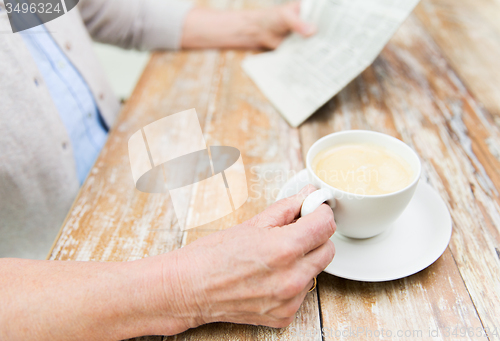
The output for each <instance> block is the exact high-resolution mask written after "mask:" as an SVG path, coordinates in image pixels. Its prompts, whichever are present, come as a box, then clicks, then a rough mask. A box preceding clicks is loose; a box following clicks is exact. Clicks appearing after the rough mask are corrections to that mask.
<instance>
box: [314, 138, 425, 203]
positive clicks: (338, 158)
mask: <svg viewBox="0 0 500 341" xmlns="http://www.w3.org/2000/svg"><path fill="white" fill-rule="evenodd" d="M311 166H312V169H313V170H314V172H315V173H316V175H317V176H318V177H319V178H320V179H321V180H323V181H324V182H326V183H327V184H328V185H330V186H332V187H335V188H337V189H340V190H342V191H344V192H348V193H353V194H358V195H380V194H388V193H393V192H397V191H399V190H401V189H403V188H405V187H407V186H408V185H409V184H410V183H411V182H412V181H413V179H414V177H415V172H414V171H413V169H412V168H411V166H410V165H409V164H408V162H406V161H405V160H404V159H403V158H402V157H401V156H399V155H397V154H396V153H394V152H392V151H390V150H388V149H387V148H384V147H380V146H375V145H370V144H361V143H360V144H340V145H337V146H334V147H331V148H329V149H325V150H323V151H321V152H319V153H318V154H317V155H316V156H315V157H314V159H313V162H312V165H311Z"/></svg>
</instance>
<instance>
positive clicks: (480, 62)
mask: <svg viewBox="0 0 500 341" xmlns="http://www.w3.org/2000/svg"><path fill="white" fill-rule="evenodd" d="M415 14H416V15H417V17H418V18H419V20H421V21H422V23H423V24H424V26H425V28H426V30H427V31H428V32H429V33H430V35H431V36H432V38H433V39H434V40H435V41H436V42H437V44H438V45H439V47H440V48H441V50H442V51H443V55H444V56H445V57H446V59H447V61H448V62H449V63H450V65H451V66H452V68H453V69H454V70H455V72H456V73H457V74H458V75H459V76H460V78H461V79H462V80H463V82H464V83H465V84H466V85H467V87H468V88H469V89H470V91H471V92H472V93H473V94H474V96H475V97H476V98H477V99H478V100H479V101H480V102H481V103H482V104H484V106H485V108H486V109H487V110H488V112H489V113H490V114H492V115H493V116H494V118H495V122H496V123H497V124H500V20H499V18H500V2H498V1H496V0H480V1H477V0H461V1H453V0H422V2H421V3H420V5H419V6H417V8H416V9H415Z"/></svg>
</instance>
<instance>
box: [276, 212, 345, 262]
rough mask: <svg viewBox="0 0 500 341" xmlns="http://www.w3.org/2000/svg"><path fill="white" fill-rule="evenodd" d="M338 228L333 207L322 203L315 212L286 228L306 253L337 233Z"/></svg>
mask: <svg viewBox="0 0 500 341" xmlns="http://www.w3.org/2000/svg"><path fill="white" fill-rule="evenodd" d="M336 228H337V226H336V225H335V220H334V219H333V211H332V209H331V207H330V206H328V205H326V204H322V205H320V206H319V207H318V208H317V209H316V210H315V211H314V212H313V213H311V214H308V215H306V216H305V217H301V218H300V219H299V220H297V221H296V222H295V223H293V224H290V225H288V227H287V229H284V230H286V232H288V233H289V236H291V238H292V240H293V243H294V244H295V245H296V247H297V248H299V249H300V251H301V252H302V254H303V255H305V254H307V253H309V252H310V251H312V250H314V249H316V248H317V247H319V246H320V245H323V244H324V243H326V242H327V241H328V239H330V237H331V236H332V235H333V234H334V233H335V230H336Z"/></svg>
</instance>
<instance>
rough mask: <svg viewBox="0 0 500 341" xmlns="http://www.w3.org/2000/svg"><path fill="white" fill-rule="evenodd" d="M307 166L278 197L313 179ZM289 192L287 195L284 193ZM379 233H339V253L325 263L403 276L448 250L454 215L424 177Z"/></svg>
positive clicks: (341, 271) (345, 270)
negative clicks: (366, 235) (367, 235)
mask: <svg viewBox="0 0 500 341" xmlns="http://www.w3.org/2000/svg"><path fill="white" fill-rule="evenodd" d="M304 172H307V170H305V169H304V170H302V171H300V172H299V173H297V174H296V175H295V176H294V177H293V178H292V179H290V180H289V181H288V182H287V183H286V184H285V186H283V188H282V189H281V190H280V192H279V194H278V199H277V200H280V199H282V198H284V197H288V196H291V195H294V194H295V193H297V192H298V190H300V189H301V188H302V187H304V186H305V185H307V184H308V182H307V180H306V179H307V173H304ZM285 193H286V195H285ZM391 225H392V226H391V227H390V228H389V229H388V230H387V231H385V232H383V233H381V234H379V235H378V236H375V237H372V238H368V239H352V238H348V237H344V236H342V235H340V234H339V233H335V234H334V235H333V237H332V238H331V240H332V241H333V242H334V244H335V249H336V254H335V258H334V259H333V261H332V262H331V263H330V265H328V267H327V268H326V269H325V272H328V273H330V274H332V275H335V276H338V277H342V278H346V279H351V280H356V281H366V282H382V281H390V280H394V279H399V278H403V277H406V276H409V275H412V274H414V273H416V272H419V271H420V270H423V269H425V268H426V267H428V266H429V265H431V264H432V263H434V262H435V261H436V260H437V259H438V258H439V257H440V256H441V255H442V254H443V252H444V251H445V250H446V247H447V246H448V243H449V241H450V238H451V230H452V228H451V218H450V213H449V212H448V208H447V207H446V205H445V203H444V202H443V200H442V199H441V197H440V196H439V194H438V193H436V191H435V190H434V189H433V188H432V187H430V186H429V185H428V184H426V183H424V182H422V181H420V183H419V184H418V187H417V190H416V191H415V195H414V196H413V198H412V200H411V202H410V203H409V204H408V207H407V208H406V209H405V211H404V212H403V214H401V216H400V217H399V218H398V220H396V221H395V222H394V223H393V224H391Z"/></svg>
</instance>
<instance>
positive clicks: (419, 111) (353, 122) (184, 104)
mask: <svg viewBox="0 0 500 341" xmlns="http://www.w3.org/2000/svg"><path fill="white" fill-rule="evenodd" d="M277 2H278V1H275V3H277ZM201 3H203V4H205V5H209V6H211V7H216V8H244V7H263V6H266V5H270V3H269V2H268V1H265V0H259V1H252V2H250V1H243V0H235V1H223V0H206V1H202V2H201ZM473 4H476V3H473V2H472V0H464V1H461V2H452V1H449V0H423V2H422V4H420V5H419V7H417V10H416V16H412V17H410V18H409V19H408V20H407V21H406V22H405V24H404V25H403V26H402V27H401V29H400V30H399V31H398V33H397V34H396V35H395V37H394V38H393V39H392V40H391V42H390V43H389V44H388V46H387V47H386V48H385V49H384V51H383V52H382V54H381V56H380V57H379V58H378V59H377V60H376V61H375V63H374V64H373V65H372V66H371V67H370V68H368V69H367V70H366V71H365V72H363V74H362V75H361V76H359V77H358V78H357V79H356V80H354V81H353V82H352V83H351V84H349V85H348V86H347V87H346V88H345V89H344V90H343V91H342V92H341V93H340V94H339V95H337V96H336V97H335V98H333V99H332V100H331V101H330V102H328V103H327V104H326V105H325V106H324V107H323V108H321V109H320V110H319V111H318V112H317V113H316V114H315V115H314V116H313V117H312V118H311V119H309V120H308V121H307V122H306V123H305V124H304V125H303V126H301V127H300V129H293V128H290V127H289V126H288V125H287V124H286V122H285V121H284V120H283V119H282V118H281V116H279V114H278V113H277V112H276V110H275V109H274V108H273V107H272V105H271V104H270V103H269V101H268V100H267V99H266V98H265V97H263V95H262V94H261V93H260V91H259V90H258V89H257V88H256V87H255V85H254V84H253V83H252V82H251V80H250V79H249V78H248V77H247V76H246V75H245V74H244V73H243V72H242V70H241V67H240V64H241V61H242V60H243V58H244V57H245V55H247V54H248V53H249V52H244V51H215V50H207V51H190V52H178V53H155V54H154V55H153V56H152V58H151V60H150V62H149V64H148V66H147V68H146V70H145V71H144V74H143V75H142V78H141V80H140V82H139V84H138V85H137V88H136V89H135V91H134V93H133V95H132V97H131V98H130V100H129V101H128V102H127V103H126V105H125V107H124V108H123V111H122V113H121V116H120V118H119V120H118V123H117V125H116V126H115V127H114V128H113V130H112V132H111V133H110V137H109V140H108V142H107V144H106V146H105V148H104V150H103V151H102V153H101V155H100V156H99V159H98V160H97V162H96V164H95V166H94V168H93V169H92V171H91V174H90V175H89V177H88V179H87V181H86V182H85V184H84V185H83V186H82V189H81V191H80V194H79V196H78V198H77V199H76V201H75V203H74V205H73V208H72V210H71V211H70V213H69V215H68V217H67V219H66V221H65V223H64V225H63V228H62V230H61V233H60V235H59V237H58V240H57V241H56V243H55V245H54V248H53V250H52V251H51V254H50V255H49V258H50V259H58V260H95V261H127V260H133V259H139V258H143V257H147V256H152V255H157V254H161V253H165V252H169V251H171V250H174V249H176V248H179V247H182V246H183V245H186V244H188V243H190V242H192V241H194V240H196V239H198V238H201V237H203V236H205V235H207V234H210V233H213V232H215V231H218V230H221V229H225V228H228V227H230V226H233V225H235V224H238V223H241V222H243V221H244V220H246V219H248V218H250V217H252V216H253V215H255V214H256V213H259V212H260V211H262V210H263V209H264V208H265V207H267V206H268V205H269V204H271V203H272V202H273V201H274V199H275V197H276V195H277V193H278V190H279V188H280V187H281V186H282V185H283V184H284V182H285V181H286V180H287V179H288V178H290V177H291V176H293V175H294V174H295V172H297V171H299V170H300V169H302V168H303V167H304V164H303V160H304V157H303V155H305V153H306V152H307V150H308V149H309V147H310V146H311V145H312V143H314V141H316V140H317V139H318V138H320V137H321V136H324V135H327V134H329V133H332V132H335V131H340V130H346V129H369V130H375V131H380V132H383V133H386V134H389V135H392V136H395V137H397V138H400V139H402V140H403V141H404V142H406V143H408V144H409V145H410V146H412V147H413V148H414V149H415V150H416V151H417V153H418V154H419V155H420V156H421V159H422V162H423V168H424V171H423V173H424V174H423V181H428V182H429V183H430V184H431V185H432V186H433V187H434V188H435V189H436V190H438V192H439V193H440V194H441V196H442V198H443V199H444V200H445V202H446V203H447V205H448V207H449V209H450V212H451V215H452V219H453V227H454V232H453V235H452V240H451V243H450V247H449V248H448V250H447V251H446V252H445V253H444V254H443V256H442V257H441V258H440V259H439V260H438V261H436V262H435V263H434V264H433V265H432V266H430V267H429V268H427V269H425V270H423V271H421V272H419V273H418V274H415V275H413V276H410V277H408V278H405V279H401V280H397V281H391V282H387V283H362V282H355V281H349V280H344V279H341V278H337V277H334V276H331V275H328V274H322V275H321V276H320V277H319V280H318V289H317V291H314V292H313V293H311V294H309V295H308V296H307V298H306V300H305V302H304V304H303V306H302V307H301V309H300V311H299V313H298V315H297V318H296V320H295V322H294V323H293V324H292V326H290V327H289V328H285V329H282V330H278V329H272V328H264V327H253V326H245V325H236V324H228V323H215V324H210V325H206V326H202V327H199V328H196V329H193V330H188V331H186V332H184V333H182V334H179V335H176V336H172V337H165V338H163V337H144V338H140V339H138V340H161V339H163V340H321V339H322V337H321V335H320V333H319V331H320V330H321V328H324V332H325V337H324V338H323V339H325V340H333V339H366V340H370V339H391V338H392V339H411V337H405V335H403V337H397V335H395V334H396V333H397V331H398V330H401V331H403V333H404V332H406V331H410V332H413V333H415V332H416V333H417V334H413V335H412V336H417V337H418V336H419V335H418V333H419V331H421V332H422V337H421V338H418V339H423V340H426V339H435V340H440V339H452V340H455V339H471V340H476V339H481V337H477V336H476V335H477V332H478V330H482V328H483V327H487V328H488V329H490V330H494V328H495V327H496V328H500V325H499V323H498V322H499V321H498V317H497V316H500V308H499V304H498V303H499V302H500V281H499V280H498V279H499V278H500V261H499V259H500V256H499V255H500V213H499V212H500V209H499V204H500V195H499V191H500V188H499V187H500V131H499V130H500V128H499V122H500V120H499V119H498V117H500V110H499V109H500V102H499V98H500V94H499V93H498V91H499V89H500V87H499V86H498V81H499V80H500V75H497V73H498V70H499V68H498V67H497V66H496V65H495V63H498V60H500V59H498V58H496V59H495V58H494V56H497V55H496V54H497V53H498V56H500V50H498V46H500V45H495V41H496V40H495V39H496V37H497V36H496V35H495V34H496V33H495V32H498V31H497V30H498V28H499V25H500V24H499V23H498V22H497V21H495V18H496V17H495V15H494V13H500V12H494V11H496V10H497V6H498V2H494V1H493V0H481V1H480V6H475V5H473ZM498 17H500V16H498ZM417 18H418V19H417ZM477 22H484V25H483V26H482V27H480V28H478V27H477V26H473V27H469V26H468V25H469V24H470V23H477ZM466 24H467V25H466ZM477 37H479V38H480V39H479V40H478V39H475V38H477ZM478 41H479V42H478ZM482 42H484V46H487V47H488V50H489V51H490V52H489V53H491V55H489V56H481V57H480V58H479V57H478V58H476V57H477V55H480V54H482V53H483V51H484V50H482V49H481V46H483V43H482ZM492 56H493V57H492ZM481 58H482V59H481ZM478 61H479V62H478ZM497 76H498V77H497ZM469 89H470V90H469ZM483 104H484V105H483ZM189 108H196V110H197V112H198V116H199V119H200V123H201V125H202V129H203V133H204V136H205V140H206V142H207V145H227V146H233V147H236V148H238V149H240V151H241V152H242V157H243V161H244V163H245V169H246V174H247V185H248V190H249V199H248V200H247V202H246V203H245V204H244V205H243V206H242V207H241V208H240V209H239V210H236V211H235V212H233V213H232V214H229V215H227V216H226V217H224V218H222V219H220V220H218V221H216V222H214V223H210V224H206V225H203V226H200V227H198V228H196V229H191V230H188V231H185V232H183V231H181V230H180V228H179V226H178V223H177V218H176V216H175V212H174V210H173V206H172V204H171V201H170V199H169V196H168V195H163V194H147V193H141V192H138V191H137V190H136V189H135V187H134V183H133V180H132V175H131V171H130V164H129V160H128V152H127V141H128V138H129V137H130V136H131V135H132V134H133V133H134V132H136V131H137V130H139V129H140V128H141V127H143V126H145V125H147V124H149V123H151V122H153V121H156V120H158V119H160V118H162V117H164V116H167V115H170V114H174V113H177V112H180V111H183V110H185V109H189ZM200 192H201V191H193V193H191V194H190V195H191V196H190V198H187V199H189V200H190V201H191V202H193V203H194V202H196V201H197V200H202V198H201V197H200ZM455 327H458V328H472V329H473V330H474V332H475V335H474V336H473V337H468V336H466V337H464V338H460V337H454V336H453V335H450V337H448V338H447V337H445V336H444V334H445V333H446V331H447V330H448V329H447V328H450V333H451V332H452V329H453V328H455ZM349 328H351V330H352V329H354V330H355V331H358V328H364V329H363V331H364V332H368V331H369V330H371V331H372V332H376V331H381V330H382V329H384V330H385V331H388V330H391V332H392V333H393V335H392V337H385V338H384V337H381V336H379V337H373V336H372V337H369V336H368V335H361V334H360V335H358V336H359V337H357V338H354V337H352V335H348V336H345V335H340V336H339V335H336V334H335V332H337V333H338V332H339V331H340V332H342V331H345V330H346V329H347V330H349ZM433 330H439V331H440V334H439V335H438V336H436V337H434V335H432V337H431V336H430V335H429V332H430V331H433ZM359 332H360V333H361V330H359ZM386 335H387V334H386ZM489 339H490V340H495V339H500V338H499V337H498V334H497V335H494V334H491V333H490V335H489Z"/></svg>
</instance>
